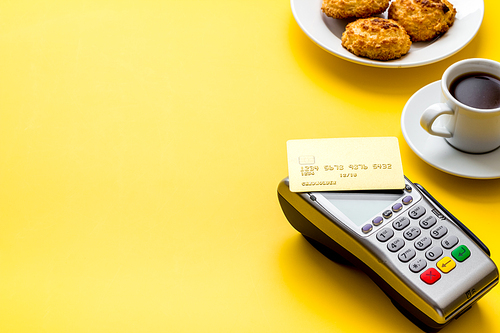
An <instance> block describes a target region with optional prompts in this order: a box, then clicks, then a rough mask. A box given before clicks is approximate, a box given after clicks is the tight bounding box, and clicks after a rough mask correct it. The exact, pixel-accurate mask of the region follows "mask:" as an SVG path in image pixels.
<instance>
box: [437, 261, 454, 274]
mask: <svg viewBox="0 0 500 333" xmlns="http://www.w3.org/2000/svg"><path fill="white" fill-rule="evenodd" d="M456 266H457V264H456V263H455V262H454V261H453V259H451V258H450V257H444V258H443V259H441V260H439V261H438V262H437V264H436V267H437V268H439V270H440V271H441V272H443V273H448V272H450V271H451V270H452V269H453V268H455V267H456Z"/></svg>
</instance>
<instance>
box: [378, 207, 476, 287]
mask: <svg viewBox="0 0 500 333" xmlns="http://www.w3.org/2000/svg"><path fill="white" fill-rule="evenodd" d="M408 201H410V200H409V199H408ZM433 212H434V209H426V207H424V205H417V206H415V207H412V208H411V209H410V210H409V211H408V212H407V213H403V215H400V216H398V217H396V218H395V219H394V221H392V224H388V225H387V226H386V227H384V228H383V229H381V230H380V231H378V232H377V233H376V238H377V240H378V241H379V242H381V243H386V247H387V250H388V251H389V252H391V253H395V254H397V257H398V259H399V261H400V262H401V263H404V264H406V265H408V269H409V270H410V271H411V272H413V273H415V274H420V279H421V280H422V281H423V282H425V283H426V284H434V283H436V282H437V281H438V280H440V279H441V274H448V273H450V274H452V273H451V272H452V271H453V269H454V268H455V267H456V266H457V265H458V264H460V263H461V262H463V261H465V260H466V259H467V258H469V257H470V256H471V253H470V250H469V249H468V248H467V246H465V245H459V243H460V240H459V238H458V237H457V236H455V235H450V234H449V231H448V228H447V227H446V226H445V225H444V224H441V223H439V222H438V219H437V218H436V214H435V213H433ZM441 216H442V215H441ZM437 217H440V216H439V215H438V216H437ZM412 221H414V222H413V223H412ZM445 251H446V252H447V255H445ZM450 251H451V252H450Z"/></svg>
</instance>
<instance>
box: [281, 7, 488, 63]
mask: <svg viewBox="0 0 500 333" xmlns="http://www.w3.org/2000/svg"><path fill="white" fill-rule="evenodd" d="M290 2H291V7H292V13H293V16H294V18H295V21H297V23H298V25H299V27H300V28H301V29H302V30H303V31H304V32H305V34H306V35H307V36H308V37H309V38H310V39H311V40H312V41H313V42H315V43H316V44H317V45H318V46H320V47H321V48H323V49H324V50H326V51H328V52H330V53H332V54H334V55H336V56H338V57H340V58H342V59H345V60H348V61H351V62H355V63H358V64H361V65H367V66H373V67H385V68H388V67H392V68H402V67H416V66H422V65H427V64H431V63H434V62H437V61H439V60H443V59H445V58H447V57H449V56H451V55H453V54H455V53H457V52H458V51H460V50H461V49H462V48H464V47H465V46H466V45H467V44H468V43H469V42H470V41H471V40H472V39H473V38H474V37H475V36H476V33H477V32H478V30H479V27H480V26H481V23H482V21H483V16H484V1H483V0H453V1H451V2H452V3H453V6H454V7H455V8H456V10H457V15H456V16H455V22H454V23H453V26H452V27H451V28H450V30H449V31H448V32H446V33H445V34H444V35H443V36H441V37H439V38H437V39H434V40H432V41H430V42H418V43H413V44H412V46H411V48H410V52H408V54H407V55H405V56H404V57H402V58H401V59H395V60H390V61H377V60H370V59H368V58H360V57H357V56H355V55H354V54H352V53H351V52H349V51H347V50H346V49H345V48H343V47H342V45H341V38H342V33H343V32H344V30H345V26H346V25H347V23H349V22H350V21H352V20H337V19H332V18H331V17H327V16H326V15H325V14H323V12H322V11H321V3H322V0H290ZM381 16H382V17H384V18H386V17H387V11H386V12H384V13H383V14H382V15H381Z"/></svg>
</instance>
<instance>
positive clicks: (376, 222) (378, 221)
mask: <svg viewBox="0 0 500 333" xmlns="http://www.w3.org/2000/svg"><path fill="white" fill-rule="evenodd" d="M382 222H384V219H383V218H382V216H377V217H375V218H374V219H373V220H372V223H373V225H374V226H377V225H381V224H382Z"/></svg>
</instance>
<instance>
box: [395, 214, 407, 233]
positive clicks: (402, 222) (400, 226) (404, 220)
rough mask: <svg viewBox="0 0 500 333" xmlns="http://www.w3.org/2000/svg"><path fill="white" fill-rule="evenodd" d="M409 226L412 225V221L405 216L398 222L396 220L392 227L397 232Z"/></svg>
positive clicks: (398, 219)
mask: <svg viewBox="0 0 500 333" xmlns="http://www.w3.org/2000/svg"><path fill="white" fill-rule="evenodd" d="M409 225H410V219H409V218H407V217H405V216H402V217H399V218H397V219H396V220H394V222H392V226H393V227H394V229H396V230H403V229H404V228H406V227H407V226H409Z"/></svg>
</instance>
